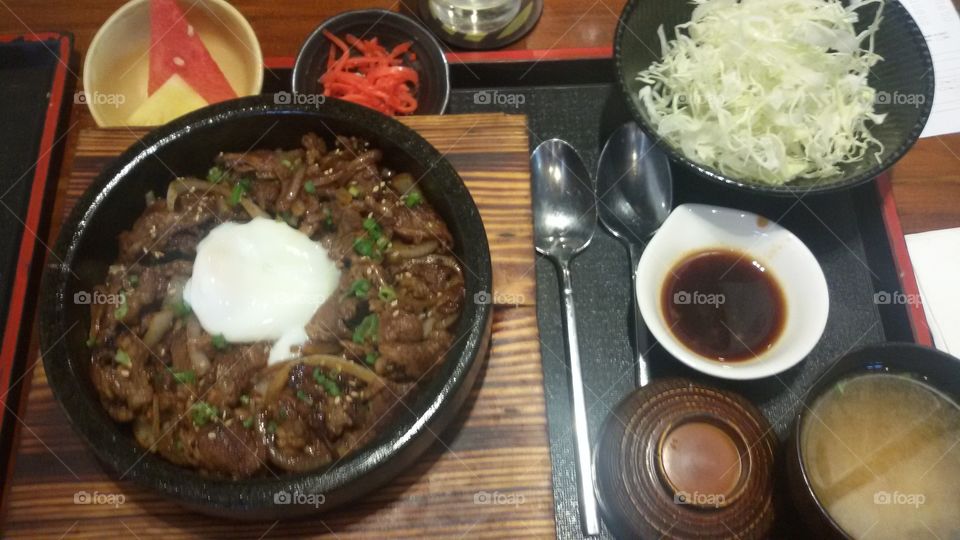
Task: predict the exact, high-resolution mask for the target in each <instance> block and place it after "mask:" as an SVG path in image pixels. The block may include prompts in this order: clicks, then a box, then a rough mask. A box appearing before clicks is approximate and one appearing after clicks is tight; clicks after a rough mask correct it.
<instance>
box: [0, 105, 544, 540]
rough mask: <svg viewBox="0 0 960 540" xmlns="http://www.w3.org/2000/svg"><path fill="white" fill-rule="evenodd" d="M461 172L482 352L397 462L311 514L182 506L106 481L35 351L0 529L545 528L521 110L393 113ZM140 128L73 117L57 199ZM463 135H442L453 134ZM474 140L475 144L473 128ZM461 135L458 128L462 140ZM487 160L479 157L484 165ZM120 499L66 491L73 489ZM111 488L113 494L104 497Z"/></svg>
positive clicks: (74, 533) (192, 533) (367, 532)
mask: <svg viewBox="0 0 960 540" xmlns="http://www.w3.org/2000/svg"><path fill="white" fill-rule="evenodd" d="M405 121H406V122H407V123H408V124H410V125H411V127H414V128H415V129H417V130H418V131H419V132H420V133H421V134H422V135H424V137H426V138H427V139H428V140H430V141H431V142H432V143H433V144H435V145H436V146H437V147H438V149H440V151H441V152H445V153H446V155H447V158H448V159H449V160H450V161H451V162H452V163H453V165H454V166H455V167H456V168H457V169H458V170H459V171H460V172H461V174H462V175H463V177H464V179H465V181H466V183H467V185H468V187H469V188H470V190H471V192H472V193H473V195H474V197H475V198H476V200H477V202H478V204H479V206H480V209H481V214H482V215H483V218H484V222H485V224H486V227H487V232H488V236H489V237H490V241H491V248H492V251H493V253H492V255H493V261H494V273H495V280H497V284H496V285H495V287H494V289H495V291H494V292H495V294H494V297H495V298H496V297H504V298H510V299H512V298H514V297H518V298H519V297H522V298H523V299H524V301H523V302H519V303H520V304H522V305H519V306H517V305H497V306H495V309H494V321H493V337H492V343H491V345H492V346H491V353H490V355H489V358H488V359H487V362H486V364H485V366H484V369H483V371H482V373H481V375H480V382H479V383H478V385H477V387H476V388H474V389H473V391H472V392H471V394H470V397H469V399H468V400H467V403H466V405H465V406H464V409H463V411H462V412H461V414H460V415H458V417H457V418H456V419H455V420H454V422H453V423H452V425H451V426H450V428H448V429H447V430H446V431H445V432H444V433H441V434H437V442H436V443H435V444H434V445H433V446H432V447H431V448H430V449H429V450H428V451H427V452H426V454H425V455H424V456H423V457H422V458H421V459H420V460H419V461H418V462H417V463H416V464H415V465H414V466H413V467H411V468H410V470H409V471H407V472H406V473H404V474H403V475H401V476H400V477H398V478H396V479H395V480H394V481H392V482H390V483H389V484H387V485H386V486H385V487H384V488H382V489H380V490H378V491H376V492H375V493H372V494H370V495H369V496H367V497H365V498H363V499H362V500H361V501H359V502H357V503H355V504H351V505H348V507H347V508H344V509H342V510H338V511H334V512H331V513H330V515H325V516H319V517H318V518H316V519H306V520H296V521H283V522H276V523H274V522H256V523H236V522H232V521H227V520H222V519H214V518H209V517H205V516H201V515H199V514H193V513H190V512H187V511H185V510H183V509H181V508H180V507H179V506H177V505H176V504H175V503H172V502H170V501H167V500H163V499H161V498H159V497H158V496H157V495H155V494H153V493H152V492H150V491H146V490H142V489H140V488H137V487H136V486H134V485H133V484H131V483H130V482H126V481H116V480H114V477H113V476H111V475H110V474H108V473H107V472H106V471H105V470H104V469H103V468H102V467H101V465H100V464H99V463H98V462H97V461H96V459H95V457H94V456H93V454H92V453H91V452H90V451H89V450H88V449H87V448H86V445H85V444H84V443H83V442H82V441H81V440H80V439H79V437H77V436H76V435H75V434H74V432H73V430H72V429H71V428H70V426H69V425H68V423H67V420H66V417H65V416H64V415H63V413H62V412H61V410H60V407H59V405H58V404H57V403H56V402H55V400H54V398H53V394H52V392H51V391H50V388H49V386H48V385H47V381H46V376H45V373H44V370H43V366H42V365H41V364H39V363H38V364H37V365H36V367H35V368H34V370H33V373H32V375H31V376H30V389H29V391H28V392H27V397H26V399H24V403H23V407H22V408H21V409H20V412H19V417H20V419H21V422H20V426H19V428H20V429H19V433H18V440H17V441H16V446H15V458H14V460H13V463H12V467H11V469H10V470H11V476H10V479H9V483H8V487H7V492H6V493H5V494H4V499H5V509H4V510H5V511H4V514H3V517H2V522H0V531H2V536H3V537H5V538H31V537H32V538H58V537H61V535H66V537H69V538H97V539H101V538H111V537H121V538H147V537H162V538H246V537H252V538H257V537H260V536H261V535H265V536H266V537H269V538H282V537H287V538H304V537H311V536H330V537H336V538H361V537H367V538H369V537H375V538H411V537H416V538H434V537H436V538H441V537H462V536H466V537H470V538H502V537H503V535H504V534H509V536H511V537H518V536H521V535H527V536H532V537H552V536H554V534H555V533H554V531H555V526H554V516H553V494H552V493H553V492H552V488H551V483H550V482H551V481H550V453H549V447H548V444H549V443H548V439H547V433H546V412H545V404H544V395H543V380H542V372H541V367H540V342H539V338H538V331H537V321H536V307H535V304H534V302H535V298H536V296H535V292H534V286H535V275H534V272H533V271H532V266H533V262H534V255H533V241H532V225H531V216H530V191H529V170H528V169H529V166H528V162H527V138H526V127H525V119H524V117H522V116H506V115H462V116H450V117H444V118H443V119H436V118H429V117H415V118H410V119H407V120H405ZM139 136H142V132H136V131H129V130H94V129H91V130H84V131H83V132H82V133H81V134H80V137H79V140H78V145H77V149H76V158H75V159H74V162H73V163H74V169H73V172H72V173H71V174H70V175H69V177H68V181H67V182H66V185H65V186H64V191H63V196H62V200H61V201H60V203H61V204H60V205H59V207H60V208H61V209H62V212H68V211H69V209H70V208H72V206H73V205H74V203H75V202H76V200H77V198H78V197H79V196H80V194H81V193H82V192H83V190H84V189H85V187H86V186H88V185H89V184H90V182H91V181H92V180H93V178H94V177H95V176H96V173H97V172H98V171H99V170H100V169H101V168H102V167H103V166H104V165H105V164H106V163H107V162H109V160H110V159H111V158H112V157H113V156H116V155H117V154H119V153H120V152H121V151H122V150H124V149H125V148H126V147H127V146H129V145H130V144H131V143H133V142H135V141H136V139H137V137H139ZM457 140H460V141H464V142H463V143H462V144H461V143H456V144H454V141H457ZM478 140H480V141H487V144H488V146H487V148H486V150H484V149H483V145H482V144H480V143H478V142H477V141H478ZM466 141H469V142H466ZM490 164H495V167H493V168H492V169H483V168H482V167H488V168H489V165H490ZM81 491H84V492H86V493H88V494H91V495H92V494H94V493H99V494H114V495H117V494H122V496H123V497H124V500H123V503H122V504H119V505H110V504H75V503H74V496H75V494H76V493H78V492H81ZM117 500H119V499H114V502H116V501H117Z"/></svg>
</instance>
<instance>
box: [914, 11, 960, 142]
mask: <svg viewBox="0 0 960 540" xmlns="http://www.w3.org/2000/svg"><path fill="white" fill-rule="evenodd" d="M901 3H902V4H903V7H905V8H907V11H908V12H910V16H911V17H913V20H915V21H917V25H919V26H920V31H921V32H922V33H923V37H924V38H925V39H926V40H927V46H928V47H929V48H930V56H932V57H933V74H934V78H935V79H936V90H935V95H934V97H933V110H932V111H931V113H930V119H929V120H927V126H926V127H925V128H924V129H923V133H921V134H920V136H921V137H933V136H934V135H943V134H946V133H954V132H956V131H960V15H958V14H957V10H956V8H954V7H953V2H951V0H901Z"/></svg>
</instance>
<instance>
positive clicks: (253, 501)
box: [40, 97, 492, 519]
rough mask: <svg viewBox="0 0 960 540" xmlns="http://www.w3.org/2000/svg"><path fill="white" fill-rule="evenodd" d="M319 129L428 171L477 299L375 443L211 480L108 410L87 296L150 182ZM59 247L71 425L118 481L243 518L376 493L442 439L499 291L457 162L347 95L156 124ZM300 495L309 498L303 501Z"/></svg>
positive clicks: (57, 313)
mask: <svg viewBox="0 0 960 540" xmlns="http://www.w3.org/2000/svg"><path fill="white" fill-rule="evenodd" d="M308 131H313V132H315V133H317V134H318V135H320V136H321V137H324V138H326V139H327V140H328V143H329V142H332V136H333V134H334V133H336V134H345V135H356V136H359V137H363V138H365V139H367V140H368V141H370V142H371V144H373V145H375V146H376V147H378V148H380V149H382V150H383V151H384V163H385V164H386V165H387V166H389V167H392V168H394V169H395V170H399V171H407V172H409V173H411V174H412V175H413V176H414V177H415V178H421V180H420V183H419V187H420V188H421V189H422V190H423V192H424V193H425V195H426V196H427V198H428V199H429V200H430V202H431V204H432V205H433V206H434V207H435V208H436V210H437V212H438V213H439V214H440V215H441V216H442V217H443V219H444V220H445V221H446V223H447V225H448V226H449V228H450V232H451V233H452V234H453V238H454V241H455V249H454V252H455V255H456V256H457V257H458V258H459V259H460V261H461V263H462V264H463V266H464V278H465V280H466V298H467V300H468V301H467V302H465V305H464V309H463V313H462V315H461V317H460V320H459V322H458V323H457V325H456V327H455V329H454V330H455V335H456V339H455V340H454V345H453V346H452V347H451V348H450V350H449V351H448V352H447V355H446V359H445V361H444V362H443V363H442V364H441V365H439V366H438V367H437V368H436V369H435V373H434V375H433V377H432V378H430V379H429V380H425V381H423V382H421V386H420V388H419V393H418V394H417V395H416V396H415V397H413V398H412V399H410V400H407V402H405V405H406V406H404V405H397V406H395V407H394V410H395V411H396V415H395V416H394V417H392V419H391V421H390V423H388V424H386V425H385V426H384V427H383V428H382V430H381V432H380V433H379V435H378V436H377V438H375V439H374V440H373V441H371V442H370V443H369V444H367V445H366V446H365V447H363V448H361V449H359V450H358V451H357V452H355V453H354V454H352V455H350V456H349V457H347V458H345V459H343V460H342V461H340V462H339V463H337V464H336V465H334V466H333V467H332V468H329V469H327V470H320V471H316V472H310V473H304V474H286V475H281V476H280V477H279V478H274V477H273V476H268V477H264V478H256V479H246V480H236V481H234V480H228V479H216V478H208V477H204V476H202V475H201V474H199V473H198V472H196V471H194V470H191V469H187V468H183V467H179V466H177V465H174V464H172V463H170V462H168V461H166V460H164V459H162V458H160V457H158V456H157V455H155V454H152V453H150V452H147V451H145V450H144V449H142V448H141V447H140V446H138V445H137V444H136V442H135V441H134V439H133V436H132V434H131V433H130V429H129V428H128V427H127V426H125V425H121V424H118V423H116V422H114V421H113V420H111V419H110V417H109V416H108V415H107V413H106V411H105V410H104V409H103V407H102V406H101V404H100V401H99V398H98V396H97V393H96V391H95V390H94V388H93V385H92V383H91V382H90V374H89V367H90V353H89V350H88V349H87V347H86V345H85V341H86V338H87V332H88V329H89V325H90V309H89V308H90V306H89V305H85V304H84V303H83V302H82V300H83V299H82V298H81V296H78V295H80V294H81V292H82V291H92V290H93V289H92V288H93V286H94V285H96V284H98V283H102V282H103V281H104V277H105V275H106V272H107V267H108V266H109V265H110V264H111V263H112V262H113V261H114V260H115V258H116V256H117V235H118V234H119V233H120V232H121V231H123V230H125V229H128V228H130V226H131V225H132V224H133V222H134V220H135V219H136V218H137V217H138V216H139V215H140V213H141V212H143V210H144V207H145V202H144V196H145V194H146V193H147V192H148V191H153V192H154V193H157V194H163V193H166V186H167V184H169V182H170V181H171V180H173V178H174V176H175V175H196V176H200V177H204V176H205V175H206V171H207V169H208V168H209V167H210V164H211V163H212V161H213V159H214V157H215V156H216V155H217V154H218V153H219V152H221V151H239V152H244V151H246V150H248V149H251V148H280V147H283V148H294V147H297V146H298V145H299V141H300V138H301V136H302V135H303V134H304V133H307V132H308ZM55 252H56V256H55V257H53V259H52V260H53V261H56V262H55V264H53V265H51V266H49V267H48V268H47V269H46V272H45V274H44V277H43V284H42V286H41V296H40V306H41V307H40V310H41V312H40V340H41V348H42V350H43V351H45V352H44V355H43V363H44V368H45V369H46V374H47V379H48V381H49V383H50V386H51V388H52V389H53V394H54V396H55V397H56V399H57V401H59V402H60V405H61V406H62V408H63V411H64V412H65V413H66V415H67V418H68V419H69V420H70V423H71V424H72V425H73V427H74V429H75V430H76V431H77V432H78V433H79V434H80V435H81V436H82V437H83V439H84V440H86V442H87V444H88V445H89V446H90V449H91V450H92V451H93V452H94V453H95V454H96V456H97V457H98V458H99V459H100V460H101V461H102V462H103V463H105V464H106V466H107V467H108V468H109V469H112V470H113V471H115V472H116V473H117V475H118V476H119V478H122V479H129V480H132V481H133V482H135V483H136V484H138V485H140V486H143V487H146V488H149V489H152V490H154V491H156V492H159V493H160V494H162V495H165V496H167V497H169V498H171V499H174V500H175V501H177V502H179V503H181V504H183V505H185V506H186V507H188V508H190V509H194V510H197V511H200V512H204V513H208V514H213V515H220V516H226V517H234V518H242V519H280V518H286V517H293V516H301V515H306V514H312V513H317V512H319V511H324V510H329V509H332V508H334V507H336V506H337V505H339V504H342V503H344V502H346V501H348V500H351V499H355V498H357V497H359V496H361V495H363V494H364V493H366V492H369V491H370V490H372V489H375V488H376V487H378V486H380V485H381V484H383V483H385V482H387V481H388V480H390V479H391V478H392V477H393V476H395V475H396V474H398V473H399V472H401V471H404V470H405V469H406V468H407V467H408V466H409V465H410V464H411V462H413V460H414V459H416V458H417V457H418V456H419V455H420V454H421V453H422V452H423V451H424V450H426V449H427V447H429V446H430V445H431V444H432V443H433V442H434V439H435V438H436V436H435V435H434V434H435V433H440V432H441V430H442V429H443V428H444V427H445V426H446V425H447V424H448V423H449V422H450V420H451V419H452V417H453V416H454V415H455V414H456V413H457V411H458V409H460V407H461V405H463V403H464V401H465V400H466V398H467V395H468V393H469V392H470V389H471V387H472V386H473V384H474V382H475V381H476V379H477V374H478V372H479V371H480V367H481V365H482V363H483V361H484V359H485V357H486V351H487V346H488V342H489V336H490V325H491V308H490V305H489V304H488V303H480V302H472V301H470V299H472V298H475V296H474V295H477V294H479V293H481V292H488V291H490V290H491V286H492V270H491V264H490V250H489V246H488V245H487V237H486V233H485V232H484V226H483V222H482V221H481V219H480V213H479V211H478V210H477V207H476V205H475V204H474V202H473V199H472V198H471V196H470V193H469V192H468V191H467V188H466V186H464V184H463V181H462V180H461V179H460V176H459V175H458V174H457V172H456V171H455V170H454V169H453V167H452V166H451V165H450V163H449V162H448V161H447V160H446V159H444V158H443V156H441V155H440V153H439V152H437V150H436V149H434V148H433V147H432V146H431V145H430V144H429V143H427V142H426V141H425V140H424V139H423V138H422V137H420V135H418V134H417V133H416V132H414V131H413V130H411V129H410V128H408V127H406V126H404V125H403V124H401V123H400V122H397V121H396V120H393V119H391V118H388V117H386V116H384V115H381V114H379V113H376V112H374V111H372V110H369V109H366V108H363V107H360V106H357V105H353V104H350V103H346V102H342V101H336V102H334V101H332V100H331V102H328V103H326V104H324V105H323V106H321V107H319V108H307V107H298V106H277V105H275V104H274V103H273V99H272V98H263V97H255V98H244V99H239V100H234V101H229V102H225V103H222V104H218V105H214V106H211V107H207V108H205V109H202V110H200V111H197V112H195V113H192V114H189V115H187V116H185V117H183V118H181V119H179V120H176V121H174V122H172V123H170V124H168V125H166V126H164V127H162V128H159V129H157V130H156V131H153V132H151V133H150V134H149V135H148V136H146V137H145V138H144V139H143V140H142V141H141V142H138V143H136V144H134V145H133V146H132V147H131V148H129V149H128V150H127V151H126V152H124V153H123V155H121V156H120V157H119V158H118V159H117V160H115V161H114V162H113V163H112V164H111V165H110V166H109V167H107V169H106V170H105V171H103V172H102V173H101V174H100V176H99V177H97V179H96V180H95V181H94V183H93V185H92V186H91V187H90V188H89V189H88V190H87V192H86V193H85V194H84V195H83V197H82V198H81V199H80V201H79V203H78V204H77V206H76V207H75V208H74V209H73V211H72V212H71V214H70V217H69V218H68V219H67V221H66V223H64V225H63V229H62V230H61V232H60V237H59V239H58V240H57V244H56V247H55ZM310 495H313V496H314V497H309V496H310ZM321 495H322V497H320V496H321ZM298 500H299V501H301V502H305V503H307V504H296V503H297V501H298ZM289 501H292V502H289ZM320 501H322V504H319V505H317V506H314V503H317V502H320Z"/></svg>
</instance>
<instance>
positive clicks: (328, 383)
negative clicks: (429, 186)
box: [313, 368, 340, 397]
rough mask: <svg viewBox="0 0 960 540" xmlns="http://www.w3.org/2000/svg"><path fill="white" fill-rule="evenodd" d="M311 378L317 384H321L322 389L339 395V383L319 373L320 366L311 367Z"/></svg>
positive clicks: (333, 394) (332, 394) (335, 395)
mask: <svg viewBox="0 0 960 540" xmlns="http://www.w3.org/2000/svg"><path fill="white" fill-rule="evenodd" d="M313 380H314V382H316V383H317V385H318V386H322V387H323V389H324V390H325V391H326V392H327V393H328V394H330V395H331V396H333V397H337V396H339V395H340V385H338V384H337V383H336V381H334V380H333V379H330V378H328V377H327V376H326V375H324V374H323V373H321V372H320V368H313Z"/></svg>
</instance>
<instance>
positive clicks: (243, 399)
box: [240, 394, 250, 405]
mask: <svg viewBox="0 0 960 540" xmlns="http://www.w3.org/2000/svg"><path fill="white" fill-rule="evenodd" d="M240 403H243V404H244V405H249V404H250V396H248V395H246V394H241V395H240Z"/></svg>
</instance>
